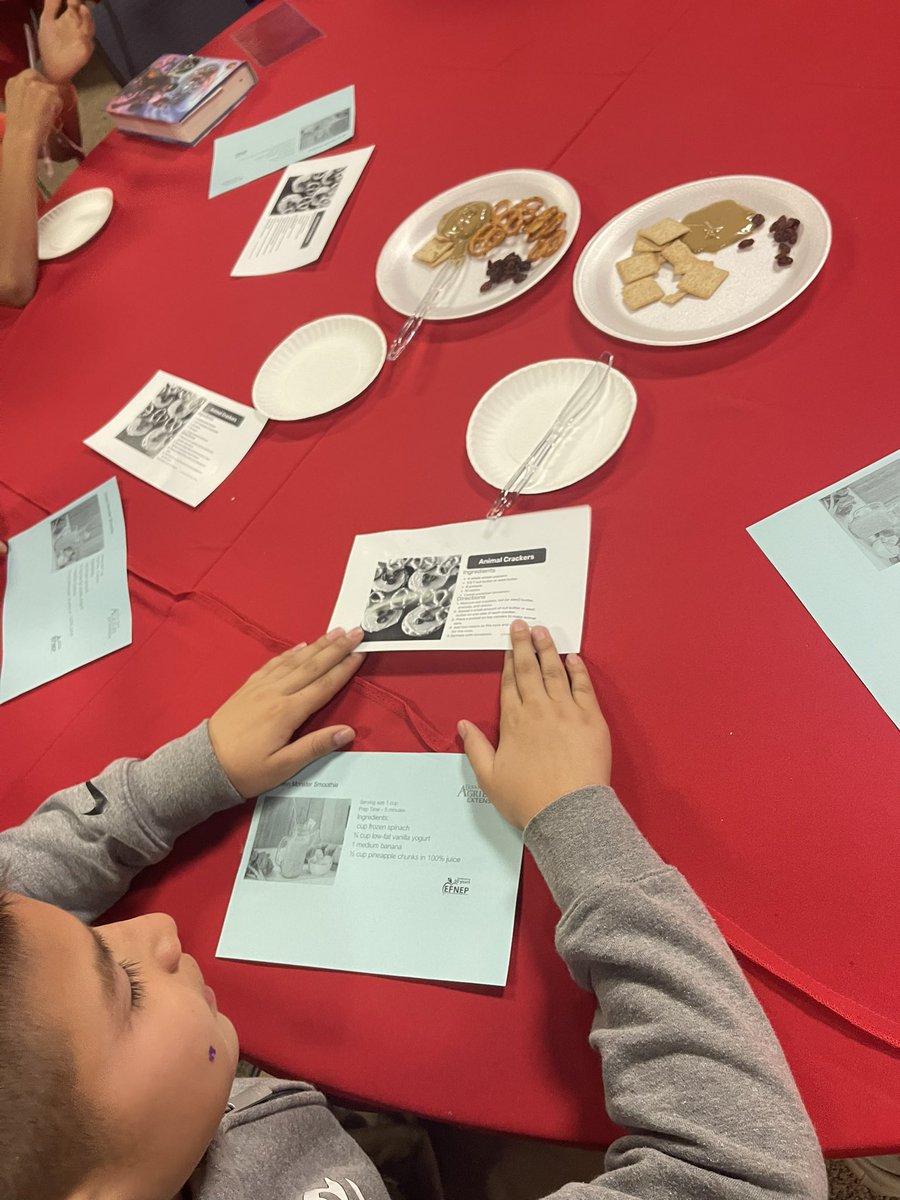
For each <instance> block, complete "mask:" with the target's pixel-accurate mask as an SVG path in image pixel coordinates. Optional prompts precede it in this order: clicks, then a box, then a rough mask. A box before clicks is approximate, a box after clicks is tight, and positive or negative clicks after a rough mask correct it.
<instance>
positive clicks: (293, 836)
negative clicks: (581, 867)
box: [216, 752, 522, 986]
mask: <svg viewBox="0 0 900 1200" xmlns="http://www.w3.org/2000/svg"><path fill="white" fill-rule="evenodd" d="M521 864H522V835H521V833H520V832H519V831H518V830H516V829H513V828H512V827H511V826H510V825H508V824H507V823H506V822H505V821H504V820H503V818H502V817H501V816H500V814H499V813H498V812H497V811H496V809H495V808H494V807H493V805H492V804H491V803H490V802H489V801H488V799H487V797H486V796H485V795H484V793H483V792H482V791H481V789H480V788H479V787H478V785H477V784H476V782H475V776H474V774H473V772H472V768H471V767H470V766H469V763H468V760H467V759H466V757H465V755H462V754H355V753H352V752H351V753H343V754H331V755H329V756H328V757H327V758H324V759H321V760H319V762H316V763H313V764H312V766H310V767H308V768H307V769H306V770H305V771H301V772H300V774H299V775H295V776H294V778H293V779H291V780H289V781H288V782H287V783H286V784H283V785H282V786H281V787H279V788H275V789H274V790H273V791H271V792H268V793H267V794H266V795H264V796H261V797H260V798H259V800H258V801H257V802H256V811H255V812H254V814H253V820H252V821H251V823H250V832H249V834H248V836H247V844H246V845H245V847H244V853H243V856H242V858H241V865H240V868H239V869H238V874H237V879H236V881H235V884H234V890H233V892H232V894H231V900H230V902H229V905H228V911H227V913H226V914H225V924H224V926H223V928H222V936H221V938H220V939H219V946H218V949H217V951H216V953H217V954H218V956H219V957H220V958H242V959H250V960H252V961H254V962H276V963H292V964H294V965H296V966H305V967H327V968H331V969H333V970H338V971H360V972H362V973H364V974H368V975H402V976H406V977H410V978H415V979H443V980H451V981H453V982H457V983H482V984H493V985H500V986H502V985H503V984H505V983H506V975H507V971H508V970H509V953H510V947H511V944H512V933H513V922H514V919H515V911H516V894H517V892H518V888H519V870H520V868H521Z"/></svg>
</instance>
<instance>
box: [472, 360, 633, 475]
mask: <svg viewBox="0 0 900 1200" xmlns="http://www.w3.org/2000/svg"><path fill="white" fill-rule="evenodd" d="M593 365H594V364H593V361H592V360H591V359H589V358H552V359H549V360H547V361H546V362H538V363H532V364H531V365H530V366H527V367H521V368H520V369H519V370H518V371H513V373H512V374H511V375H507V376H506V377H505V378H504V379H501V380H500V381H499V383H495V384H494V386H493V387H492V388H490V389H489V391H487V392H485V394H484V395H483V396H482V397H481V399H480V400H479V401H478V403H477V404H476V406H475V409H474V411H473V413H472V416H471V417H470V418H469V427H468V429H467V430H466V451H467V453H468V455H469V461H470V462H471V464H472V466H473V467H474V468H475V470H476V471H477V472H478V474H479V475H480V476H481V478H482V479H483V480H484V481H485V483H489V484H490V485H491V486H492V487H495V488H498V489H499V488H502V487H504V486H505V485H506V483H507V481H508V480H509V479H510V477H511V476H512V474H513V472H514V471H515V470H516V468H517V467H518V466H519V465H520V464H521V463H522V462H523V461H524V460H525V458H526V457H527V456H528V454H529V453H530V452H531V450H532V449H533V448H534V446H535V445H536V444H537V442H539V441H540V439H541V438H542V437H543V435H544V434H545V433H546V432H547V430H548V429H549V428H550V426H551V425H552V424H553V422H554V421H555V420H556V418H557V417H558V416H559V414H560V413H561V412H562V410H563V408H564V406H565V404H566V403H567V401H568V400H569V398H570V397H571V395H572V393H573V392H574V391H575V390H576V389H577V387H578V385H579V384H580V383H581V381H582V380H583V379H584V377H585V375H586V374H587V372H588V371H589V370H590V369H591V367H593ZM596 403H597V407H596V410H595V411H593V412H591V413H589V414H588V415H587V416H586V417H585V418H584V419H583V420H582V423H581V425H580V427H579V428H578V429H577V430H574V431H573V432H572V433H571V434H570V435H569V436H568V437H566V438H565V439H564V440H563V441H562V443H561V444H560V445H559V446H557V448H556V450H555V451H554V453H553V454H551V455H550V458H549V459H548V460H547V462H546V463H544V465H543V467H542V468H541V470H540V472H539V473H538V474H537V475H536V476H535V478H534V479H533V480H532V481H531V483H530V484H529V485H528V486H527V487H526V488H525V493H526V495H537V494H539V493H543V492H555V491H557V490H558V489H559V488H564V487H568V486H569V485H570V484H572V483H577V482H578V480H579V479H584V478H585V476H587V475H590V474H591V472H593V471H596V470H597V468H598V467H601V466H602V465H603V464H604V463H605V462H606V461H607V460H608V459H610V458H612V456H613V455H614V454H615V452H616V451H617V450H618V448H619V447H620V446H621V445H622V442H623V441H624V440H625V435H626V434H627V433H628V430H629V428H630V426H631V418H632V417H633V416H634V410H635V408H636V407H637V395H636V393H635V390H634V387H633V386H632V384H631V382H630V380H628V379H627V378H626V377H625V376H624V375H623V374H622V373H621V372H620V371H617V370H615V368H612V369H611V370H610V372H609V376H608V379H607V381H606V383H605V384H604V387H603V391H602V392H601V394H600V396H599V399H598V401H597V402H596Z"/></svg>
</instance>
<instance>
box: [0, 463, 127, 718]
mask: <svg viewBox="0 0 900 1200" xmlns="http://www.w3.org/2000/svg"><path fill="white" fill-rule="evenodd" d="M130 642H131V598H130V596H129V595H128V576H127V570H126V549H125V518H124V515H123V513H122V500H121V497H120V495H119V485H118V483H117V482H116V480H115V479H110V480H108V481H107V482H106V483H104V484H101V486H100V487H98V488H95V489H94V491H92V492H88V493H87V495H85V496H82V497H81V498H80V499H78V500H75V501H73V503H72V504H70V505H69V506H68V507H67V508H63V509H60V511H59V512H57V513H54V514H53V515H52V516H50V517H47V518H46V519H45V520H43V521H40V522H38V524H37V525H33V526H32V527H31V529H26V530H25V532H24V533H19V534H16V536H15V537H12V538H10V539H9V562H8V566H7V576H6V595H5V597H4V601H3V666H2V669H0V703H3V702H4V701H5V700H11V699H12V698H13V697H14V696H21V695H22V693H23V692H30V691H31V689H32V688H36V687H38V686H39V685H40V684H42V683H47V682H48V681H49V680H51V679H58V678H59V676H60V675H65V674H67V672H69V671H74V670H75V669H76V667H83V666H84V665H85V663H89V662H93V661H94V659H97V658H102V657H103V656H104V655H105V654H111V653H112V652H113V650H120V649H121V648H122V647H123V646H127V645H128V644H129V643H130Z"/></svg>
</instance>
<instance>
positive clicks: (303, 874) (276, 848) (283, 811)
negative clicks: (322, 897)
mask: <svg viewBox="0 0 900 1200" xmlns="http://www.w3.org/2000/svg"><path fill="white" fill-rule="evenodd" d="M350 804H351V802H350V801H349V800H342V799H339V798H338V797H337V796H266V797H264V798H263V799H262V800H260V801H259V805H260V814H259V822H258V824H257V826H256V835H255V837H254V838H253V846H252V848H251V850H250V858H249V860H248V862H247V867H246V870H245V871H244V878H245V879H255V880H257V881H259V882H261V883H285V882H297V883H310V884H319V885H321V884H325V885H327V884H333V883H334V881H335V880H336V879H337V874H338V869H339V868H340V863H341V852H342V851H343V848H344V837H345V835H346V833H347V821H348V820H349V817H350Z"/></svg>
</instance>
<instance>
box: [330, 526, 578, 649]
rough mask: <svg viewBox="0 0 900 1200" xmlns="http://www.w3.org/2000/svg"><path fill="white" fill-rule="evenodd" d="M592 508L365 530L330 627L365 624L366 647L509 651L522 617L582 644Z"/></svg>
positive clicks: (560, 641)
mask: <svg viewBox="0 0 900 1200" xmlns="http://www.w3.org/2000/svg"><path fill="white" fill-rule="evenodd" d="M590 532H591V510H590V509H589V508H588V507H586V506H582V507H578V508H559V509H554V510H552V511H550V512H538V513H523V514H522V515H521V516H516V517H501V518H500V520H497V521H487V520H482V521H467V522H465V523H464V524H460V525H435V526H433V527H432V528H431V529H394V530H390V531H388V532H385V533H367V534H361V535H359V536H358V537H356V539H355V540H354V542H353V549H352V550H351V551H350V559H349V561H348V563H347V570H346V573H345V575H344V582H343V583H342V584H341V591H340V595H339V596H338V600H337V604H336V606H335V609H334V614H333V615H332V618H331V625H343V626H344V627H345V628H347V629H350V628H353V627H354V626H356V625H362V627H363V629H364V631H365V637H364V639H363V641H362V643H361V644H360V646H359V650H361V651H366V650H505V649H506V648H507V646H508V645H509V623H510V621H512V620H514V619H515V618H517V617H521V618H522V619H523V620H525V621H528V623H529V624H535V623H539V624H541V625H546V626H547V628H548V629H549V630H550V633H551V634H552V635H553V639H554V641H555V642H556V645H557V648H558V649H559V650H560V652H562V653H568V652H569V651H577V650H579V649H580V648H581V630H582V624H583V621H584V597H585V588H586V585H587V564H588V549H589V544H590Z"/></svg>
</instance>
